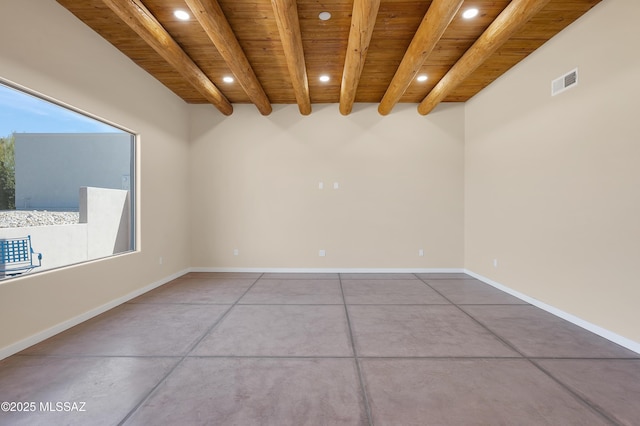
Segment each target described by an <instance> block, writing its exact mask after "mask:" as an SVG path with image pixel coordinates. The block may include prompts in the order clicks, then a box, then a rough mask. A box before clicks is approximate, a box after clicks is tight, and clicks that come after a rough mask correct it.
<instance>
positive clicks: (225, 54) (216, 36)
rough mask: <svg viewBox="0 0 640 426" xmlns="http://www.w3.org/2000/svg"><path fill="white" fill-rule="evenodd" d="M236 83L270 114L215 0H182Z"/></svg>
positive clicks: (250, 68)
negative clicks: (235, 79)
mask: <svg viewBox="0 0 640 426" xmlns="http://www.w3.org/2000/svg"><path fill="white" fill-rule="evenodd" d="M185 1H186V3H187V6H188V7H189V9H191V12H192V13H193V15H194V16H195V18H196V19H197V20H198V22H199V23H200V25H201V26H202V28H203V29H204V31H205V32H206V33H207V35H208V36H209V39H211V42H213V44H214V46H215V47H216V49H218V52H219V53H220V55H221V56H222V58H223V59H224V61H225V62H226V63H227V65H228V66H229V69H230V70H231V72H232V73H233V74H234V75H235V77H236V78H237V79H238V83H239V84H240V85H241V86H242V88H243V89H244V91H245V92H246V93H247V96H249V99H251V102H253V103H254V104H255V105H256V107H257V108H258V111H260V113H261V114H262V115H269V114H271V111H272V108H271V103H270V102H269V98H268V97H267V94H266V93H265V92H264V89H263V88H262V85H261V84H260V82H259V81H258V78H257V77H256V74H255V73H254V71H253V68H252V67H251V64H250V63H249V60H248V59H247V57H246V56H245V54H244V51H243V50H242V47H241V46H240V43H238V40H237V39H236V36H235V34H234V32H233V30H232V29H231V26H230V25H229V23H228V22H227V18H226V17H225V16H224V13H223V12H222V9H220V5H218V2H217V1H216V0H185Z"/></svg>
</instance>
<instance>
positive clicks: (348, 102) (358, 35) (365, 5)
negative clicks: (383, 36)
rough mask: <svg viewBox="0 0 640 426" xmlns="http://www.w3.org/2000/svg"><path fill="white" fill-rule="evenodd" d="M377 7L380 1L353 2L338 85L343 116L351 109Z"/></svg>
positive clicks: (359, 0)
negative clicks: (345, 51)
mask: <svg viewBox="0 0 640 426" xmlns="http://www.w3.org/2000/svg"><path fill="white" fill-rule="evenodd" d="M379 7H380V0H355V1H354V2H353V13H352V16H351V30H350V31H349V43H348V44H347V53H346V57H345V61H344V70H343V71H342V83H341V85H340V113H341V114H343V115H347V114H349V113H351V110H352V109H353V103H354V102H355V100H356V91H357V89H358V83H359V82H360V76H361V75H362V70H363V68H364V62H365V59H366V58H367V51H368V50H369V43H370V42H371V36H372V35H373V27H374V26H375V24H376V17H377V16H378V8H379Z"/></svg>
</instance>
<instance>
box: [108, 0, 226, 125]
mask: <svg viewBox="0 0 640 426" xmlns="http://www.w3.org/2000/svg"><path fill="white" fill-rule="evenodd" d="M103 1H104V3H105V4H106V5H107V6H108V7H109V8H110V9H111V10H112V11H113V12H114V13H115V14H116V15H118V16H119V17H120V19H122V20H123V21H124V22H125V23H126V24H127V25H128V26H129V27H130V28H131V29H132V30H133V31H134V32H135V33H136V34H138V35H139V36H140V37H141V38H142V39H143V40H144V41H145V42H147V44H148V45H149V46H151V47H152V48H153V49H154V50H155V51H156V52H157V53H158V54H159V55H160V56H162V57H163V58H164V59H165V60H166V61H167V62H169V63H170V64H171V65H172V66H173V67H174V68H175V69H176V70H177V71H178V72H179V73H180V74H181V75H182V76H183V77H184V78H185V80H187V81H188V82H189V83H191V84H192V85H193V86H194V87H195V88H196V89H197V90H198V91H199V92H200V93H201V94H202V95H203V96H204V97H205V98H206V99H207V100H208V101H209V102H211V103H212V104H213V105H214V106H215V107H216V108H218V109H219V110H220V112H222V113H223V114H225V115H230V114H231V113H232V112H233V107H232V106H231V104H230V103H229V101H228V100H227V99H226V98H225V97H224V95H223V94H222V93H221V92H220V91H219V90H218V88H217V87H216V86H215V85H214V84H213V83H212V82H211V80H209V78H208V77H207V76H206V75H205V74H204V73H203V72H202V70H201V69H200V68H198V66H197V65H196V64H195V63H194V62H193V60H192V59H191V58H190V57H189V56H188V55H187V54H186V53H185V52H184V50H182V48H181V47H180V46H179V45H178V43H176V41H175V40H174V39H173V38H172V37H171V35H170V34H169V33H168V32H167V31H166V30H165V29H164V28H163V27H162V25H160V23H159V22H158V21H157V20H156V19H155V17H154V16H153V15H152V14H151V13H150V12H149V11H148V10H147V8H146V7H145V6H144V5H143V4H142V3H140V2H139V1H138V0H103Z"/></svg>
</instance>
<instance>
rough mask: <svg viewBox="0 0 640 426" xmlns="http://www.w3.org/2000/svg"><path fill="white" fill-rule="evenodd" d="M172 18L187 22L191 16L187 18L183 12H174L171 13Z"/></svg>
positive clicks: (187, 15) (186, 14)
mask: <svg viewBox="0 0 640 426" xmlns="http://www.w3.org/2000/svg"><path fill="white" fill-rule="evenodd" d="M173 16H175V17H176V18H178V19H180V20H181V21H188V20H189V18H191V16H189V14H188V13H187V12H185V11H184V10H176V11H175V12H173Z"/></svg>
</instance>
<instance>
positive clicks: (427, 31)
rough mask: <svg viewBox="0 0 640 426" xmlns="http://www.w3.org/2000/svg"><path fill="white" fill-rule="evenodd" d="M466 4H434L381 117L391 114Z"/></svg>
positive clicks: (452, 0) (442, 0)
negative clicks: (461, 7)
mask: <svg viewBox="0 0 640 426" xmlns="http://www.w3.org/2000/svg"><path fill="white" fill-rule="evenodd" d="M463 2H464V0H433V2H432V3H431V6H429V9H428V10H427V13H426V14H425V15H424V18H423V19H422V22H421V23H420V26H419V27H418V30H417V31H416V33H415V35H414V36H413V39H412V40H411V44H410V45H409V48H407V52H406V53H405V54H404V57H403V58H402V62H400V66H399V67H398V70H397V71H396V73H395V75H394V76H393V79H392V80H391V83H390V84H389V87H388V88H387V91H386V92H385V94H384V96H383V97H382V100H381V101H380V105H378V112H379V113H380V114H382V115H387V114H389V113H390V112H391V110H392V109H393V107H394V106H396V104H397V103H398V101H400V98H401V97H402V95H404V92H406V91H407V88H408V87H409V85H410V84H411V82H412V81H413V79H414V78H415V76H416V74H418V72H419V71H420V68H421V67H422V65H423V64H424V62H425V61H426V59H427V57H428V56H429V55H430V54H431V52H432V51H433V48H434V47H435V46H436V44H437V43H438V41H440V38H441V37H442V34H444V32H445V30H446V29H447V27H448V26H449V24H450V23H451V21H452V20H453V18H454V17H455V16H456V13H458V10H460V6H462V3H463Z"/></svg>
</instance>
